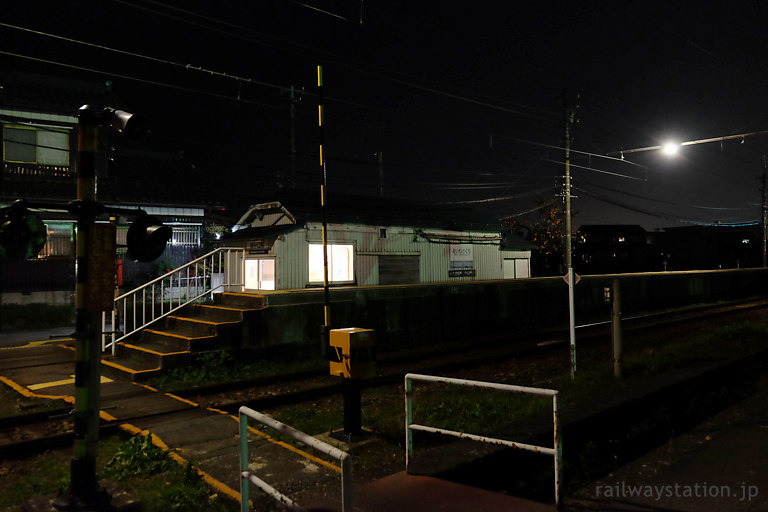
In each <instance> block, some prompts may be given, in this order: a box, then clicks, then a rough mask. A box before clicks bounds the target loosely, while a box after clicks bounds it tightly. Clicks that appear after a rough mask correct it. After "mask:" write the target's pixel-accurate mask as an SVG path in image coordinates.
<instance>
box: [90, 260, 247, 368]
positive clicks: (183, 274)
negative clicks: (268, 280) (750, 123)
mask: <svg viewBox="0 0 768 512" xmlns="http://www.w3.org/2000/svg"><path fill="white" fill-rule="evenodd" d="M224 253H226V254H227V258H226V260H222V256H223V254H224ZM217 260H218V266H217V265H216V262H217ZM222 261H226V268H223V267H222ZM238 264H239V265H240V266H243V265H244V264H245V249H243V248H241V247H220V248H218V249H215V250H213V251H211V252H209V253H208V254H206V255H204V256H200V257H199V258H196V259H194V260H192V261H190V262H189V263H186V264H184V265H182V266H181V267H179V268H177V269H175V270H173V271H171V272H169V273H167V274H164V275H162V276H160V277H157V278H155V279H152V280H151V281H149V282H147V283H145V284H143V285H141V286H139V287H137V288H135V289H133V290H131V291H129V292H126V293H124V294H122V295H120V296H118V297H116V298H115V303H114V304H115V306H114V308H113V309H114V311H113V313H114V312H120V311H122V316H120V315H114V314H113V315H112V327H111V329H107V328H106V312H103V313H102V323H103V325H104V326H105V327H104V328H103V329H102V342H101V346H102V351H105V350H107V349H108V348H111V349H112V354H114V353H115V346H116V344H117V343H118V342H119V341H121V340H123V339H125V338H127V337H128V336H130V335H131V334H134V333H136V332H138V331H140V330H142V329H144V328H146V327H148V326H149V325H151V324H152V323H154V322H157V321H158V320H160V319H162V318H165V317H167V316H168V315H170V314H171V313H173V312H175V311H178V310H179V309H181V308H183V307H184V306H186V305H188V304H190V303H192V302H195V301H197V300H199V299H201V298H202V297H204V296H205V295H207V294H210V293H214V292H215V291H216V290H219V289H221V290H223V291H231V290H232V289H233V288H234V289H239V290H242V289H243V288H244V286H245V283H243V282H237V283H235V282H232V280H231V279H229V276H237V277H238V278H240V276H244V275H245V272H244V271H243V270H242V269H240V270H239V271H237V270H236V269H230V268H229V267H231V266H232V265H238ZM201 267H202V273H201V272H199V271H200V268H201ZM214 269H220V270H222V275H223V276H224V279H223V280H222V282H221V283H218V284H217V285H216V286H213V272H212V271H213V270H214ZM230 271H231V272H230ZM240 280H242V279H240ZM147 291H149V293H147ZM158 292H159V293H158ZM166 299H167V302H168V304H167V307H166V304H165V302H166ZM157 302H159V303H160V304H159V308H158V307H157ZM129 306H130V309H131V310H132V311H131V312H130V316H129ZM139 309H141V313H138V310H139ZM158 309H159V314H158V312H157V310H158ZM118 332H119V334H117V333H118Z"/></svg>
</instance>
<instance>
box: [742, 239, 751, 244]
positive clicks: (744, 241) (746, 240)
mask: <svg viewBox="0 0 768 512" xmlns="http://www.w3.org/2000/svg"><path fill="white" fill-rule="evenodd" d="M741 243H743V244H748V243H749V238H745V239H743V240H742V241H741Z"/></svg>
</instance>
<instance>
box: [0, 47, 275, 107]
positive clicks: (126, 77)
mask: <svg viewBox="0 0 768 512" xmlns="http://www.w3.org/2000/svg"><path fill="white" fill-rule="evenodd" d="M0 55H8V56H10V57H16V58H19V59H25V60H30V61H33V62H40V63H43V64H50V65H53V66H59V67H64V68H68V69H75V70H77V71H85V72H87V73H97V74H101V75H106V76H110V77H112V78H122V79H124V80H131V81H134V82H140V83H144V84H149V85H155V86H160V87H168V88H170V89H176V90H178V91H184V92H189V93H193V94H202V95H204V96H210V97H213V98H220V99H227V100H233V101H238V102H241V103H249V104H252V105H259V106H261V107H265V108H270V109H274V110H282V111H287V110H288V108H287V107H280V106H277V105H270V104H267V103H262V102H259V101H254V100H249V99H244V98H234V97H232V96H227V95H226V94H219V93H215V92H210V91H203V90H200V89H192V88H191V87H183V86H180V85H174V84H169V83H165V82H158V81H156V80H148V79H146V78H138V77H135V76H130V75H123V74H120V73H113V72H110V71H104V70H99V69H93V68H86V67H84V66H77V65H75V64H67V63H65V62H58V61H53V60H48V59H42V58H39V57H32V56H31V55H22V54H20V53H13V52H8V51H5V50H0Z"/></svg>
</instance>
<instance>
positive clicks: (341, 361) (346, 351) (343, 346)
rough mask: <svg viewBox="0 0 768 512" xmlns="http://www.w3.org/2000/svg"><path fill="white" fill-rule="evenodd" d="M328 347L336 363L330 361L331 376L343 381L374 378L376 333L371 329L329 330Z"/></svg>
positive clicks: (348, 328)
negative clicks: (341, 378) (329, 346)
mask: <svg viewBox="0 0 768 512" xmlns="http://www.w3.org/2000/svg"><path fill="white" fill-rule="evenodd" d="M330 334H331V336H330V345H331V350H332V351H333V352H335V354H332V355H335V357H336V359H337V360H336V361H330V371H331V375H335V376H337V377H344V378H345V379H364V378H368V377H374V376H376V358H375V353H374V347H375V345H376V332H375V331H374V330H373V329H363V328H361V327H347V328H346V329H331V333H330Z"/></svg>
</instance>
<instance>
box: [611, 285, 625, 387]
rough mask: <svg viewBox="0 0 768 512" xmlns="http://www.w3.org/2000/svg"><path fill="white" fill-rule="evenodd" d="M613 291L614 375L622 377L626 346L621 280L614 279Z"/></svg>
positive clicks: (618, 377)
mask: <svg viewBox="0 0 768 512" xmlns="http://www.w3.org/2000/svg"><path fill="white" fill-rule="evenodd" d="M611 286H612V288H613V289H612V292H611V298H612V301H611V338H612V340H613V345H612V346H613V376H614V377H615V378H617V379H620V378H621V376H622V368H621V367H622V361H623V359H624V354H623V352H624V347H623V340H622V332H621V293H620V286H619V280H618V279H614V280H613V283H612V285H611Z"/></svg>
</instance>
